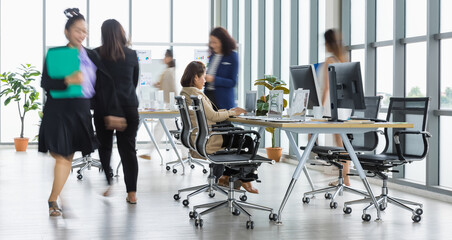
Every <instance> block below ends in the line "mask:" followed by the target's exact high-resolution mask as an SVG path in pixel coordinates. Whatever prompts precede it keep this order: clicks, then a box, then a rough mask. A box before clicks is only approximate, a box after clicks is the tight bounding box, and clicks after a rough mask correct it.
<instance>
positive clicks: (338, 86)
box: [328, 62, 366, 121]
mask: <svg viewBox="0 0 452 240" xmlns="http://www.w3.org/2000/svg"><path fill="white" fill-rule="evenodd" d="M328 77H329V84H330V100H331V118H332V121H336V120H337V109H338V108H349V109H365V108H366V105H365V103H364V91H363V82H362V79H361V67H360V63H359V62H347V63H333V64H330V65H329V66H328Z"/></svg>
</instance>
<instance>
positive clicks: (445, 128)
mask: <svg viewBox="0 0 452 240" xmlns="http://www.w3.org/2000/svg"><path fill="white" fill-rule="evenodd" d="M439 121H440V130H441V131H440V140H439V142H440V146H439V148H440V156H439V157H440V158H439V161H440V162H439V164H440V166H439V169H440V172H439V176H440V178H439V184H440V185H441V186H444V187H450V188H452V175H451V174H450V169H451V168H452V161H451V160H450V150H449V148H450V135H451V134H452V117H445V116H441V117H440V119H439Z"/></svg>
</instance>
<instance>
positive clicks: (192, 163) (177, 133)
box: [166, 98, 209, 174]
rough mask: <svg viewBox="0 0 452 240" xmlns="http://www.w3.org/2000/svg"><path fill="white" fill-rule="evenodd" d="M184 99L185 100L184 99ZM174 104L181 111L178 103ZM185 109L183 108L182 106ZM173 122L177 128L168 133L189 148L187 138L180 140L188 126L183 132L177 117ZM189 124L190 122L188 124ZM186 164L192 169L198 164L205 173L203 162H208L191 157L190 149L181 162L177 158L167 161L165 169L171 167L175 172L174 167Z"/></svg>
mask: <svg viewBox="0 0 452 240" xmlns="http://www.w3.org/2000/svg"><path fill="white" fill-rule="evenodd" d="M176 101H177V98H176ZM184 101H185V100H184ZM176 105H177V106H178V107H179V112H181V110H180V108H181V107H180V106H179V105H178V103H176ZM184 109H185V108H184ZM181 114H182V113H181ZM181 120H182V124H183V122H184V121H183V119H181ZM175 124H176V128H177V130H170V131H169V132H170V134H171V135H172V136H173V137H174V138H175V139H177V140H179V141H181V143H182V145H183V146H184V147H186V148H187V149H190V146H189V143H188V142H187V140H186V139H184V140H182V137H184V138H185V137H186V136H182V135H183V134H187V132H188V131H189V130H190V128H189V129H188V130H185V132H183V130H184V129H183V128H184V126H183V125H182V126H179V122H178V119H177V118H176V119H175ZM190 125H191V124H190ZM167 151H169V148H167ZM186 163H187V164H188V166H190V168H191V169H194V168H195V164H196V165H198V166H201V167H202V172H203V173H204V174H205V173H207V170H206V168H205V167H204V165H203V164H209V163H208V162H207V161H204V160H202V159H197V158H193V157H192V156H191V154H190V151H189V152H188V155H187V158H186V159H183V160H182V163H181V161H179V160H176V161H172V162H169V163H167V164H166V170H167V171H169V170H171V168H173V173H177V170H176V168H175V167H177V166H178V165H181V164H186ZM170 164H173V166H172V167H171V166H169V165H170Z"/></svg>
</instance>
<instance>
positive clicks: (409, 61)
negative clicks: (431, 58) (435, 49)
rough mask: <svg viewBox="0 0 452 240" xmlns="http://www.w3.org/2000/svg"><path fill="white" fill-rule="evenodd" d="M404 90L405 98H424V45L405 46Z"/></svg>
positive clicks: (425, 55)
mask: <svg viewBox="0 0 452 240" xmlns="http://www.w3.org/2000/svg"><path fill="white" fill-rule="evenodd" d="M405 55H406V71H405V73H406V76H405V78H406V88H405V95H406V96H407V97H425V96H426V95H425V94H426V92H427V91H426V90H427V81H426V76H427V75H426V74H427V71H426V70H427V67H426V65H427V61H426V59H427V53H426V43H425V42H420V43H411V44H407V45H406V53H405Z"/></svg>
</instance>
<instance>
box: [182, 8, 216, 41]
mask: <svg viewBox="0 0 452 240" xmlns="http://www.w3.org/2000/svg"><path fill="white" fill-rule="evenodd" d="M195 6H196V7H195ZM173 19H174V33H173V34H174V42H182V43H207V42H208V41H209V32H210V1H209V0H191V1H187V0H174V12H173Z"/></svg>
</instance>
